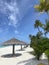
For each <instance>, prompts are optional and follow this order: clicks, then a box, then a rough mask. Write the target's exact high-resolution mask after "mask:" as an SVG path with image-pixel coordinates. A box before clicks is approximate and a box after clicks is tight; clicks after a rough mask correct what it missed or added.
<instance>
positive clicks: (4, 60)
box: [0, 46, 47, 65]
mask: <svg viewBox="0 0 49 65" xmlns="http://www.w3.org/2000/svg"><path fill="white" fill-rule="evenodd" d="M20 48H21V47H20V46H15V53H16V54H21V55H19V56H16V57H10V56H9V55H8V54H12V46H8V47H4V48H0V65H37V64H38V63H44V64H46V65H47V60H44V59H42V60H41V61H37V60H36V59H35V56H34V55H31V54H30V53H29V52H31V51H32V50H33V49H32V48H30V47H27V48H25V49H24V50H23V51H20ZM7 55H8V56H7Z"/></svg>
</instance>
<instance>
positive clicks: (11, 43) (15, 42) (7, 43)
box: [3, 38, 27, 46]
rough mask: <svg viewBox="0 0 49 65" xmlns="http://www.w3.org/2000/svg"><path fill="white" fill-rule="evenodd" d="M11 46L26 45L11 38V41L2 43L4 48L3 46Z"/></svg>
mask: <svg viewBox="0 0 49 65" xmlns="http://www.w3.org/2000/svg"><path fill="white" fill-rule="evenodd" d="M13 44H15V45H26V44H27V43H25V42H23V41H20V40H18V39H16V38H12V39H10V40H8V41H5V42H4V43H3V45H4V46H5V45H13Z"/></svg>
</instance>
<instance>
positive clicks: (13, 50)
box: [13, 44, 15, 55]
mask: <svg viewBox="0 0 49 65" xmlns="http://www.w3.org/2000/svg"><path fill="white" fill-rule="evenodd" d="M14 49H15V45H14V44H13V55H14V54H15V52H14Z"/></svg>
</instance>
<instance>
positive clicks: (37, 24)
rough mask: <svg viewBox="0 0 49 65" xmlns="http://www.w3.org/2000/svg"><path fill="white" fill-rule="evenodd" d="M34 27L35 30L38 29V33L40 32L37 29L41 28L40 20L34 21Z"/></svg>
mask: <svg viewBox="0 0 49 65" xmlns="http://www.w3.org/2000/svg"><path fill="white" fill-rule="evenodd" d="M34 27H35V28H38V31H39V32H40V29H39V27H42V23H41V22H40V20H36V21H35V24H34Z"/></svg>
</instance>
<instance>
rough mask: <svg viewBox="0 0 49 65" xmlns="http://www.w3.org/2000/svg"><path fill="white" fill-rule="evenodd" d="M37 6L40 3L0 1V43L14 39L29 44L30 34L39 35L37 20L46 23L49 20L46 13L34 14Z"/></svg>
mask: <svg viewBox="0 0 49 65" xmlns="http://www.w3.org/2000/svg"><path fill="white" fill-rule="evenodd" d="M35 4H39V1H38V0H37V1H36V0H0V43H2V42H4V41H6V40H8V39H11V38H13V37H15V38H17V39H19V40H22V41H25V42H28V43H29V41H30V39H29V34H32V35H35V34H36V33H37V30H36V29H34V22H35V20H36V19H40V20H41V21H42V22H44V21H45V19H46V18H48V17H47V14H46V13H44V14H41V15H39V13H36V12H34V8H33V6H34V5H35ZM38 15H39V16H38Z"/></svg>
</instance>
